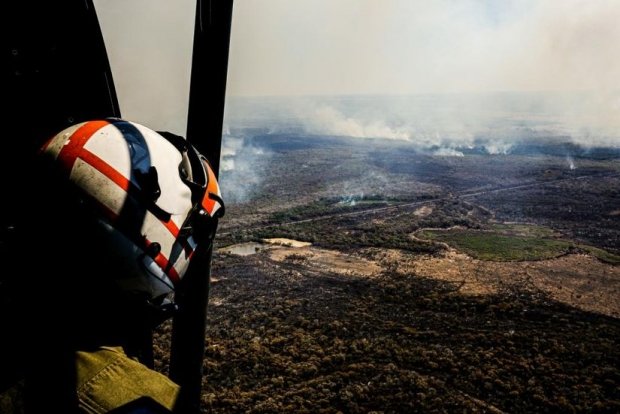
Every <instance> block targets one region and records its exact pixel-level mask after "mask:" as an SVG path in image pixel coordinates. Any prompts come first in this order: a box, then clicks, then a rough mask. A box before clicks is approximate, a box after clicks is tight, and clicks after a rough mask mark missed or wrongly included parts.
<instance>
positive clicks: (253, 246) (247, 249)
mask: <svg viewBox="0 0 620 414" xmlns="http://www.w3.org/2000/svg"><path fill="white" fill-rule="evenodd" d="M267 248H269V246H268V245H266V244H264V243H256V242H248V243H240V244H233V245H232V246H226V247H222V248H221V249H219V251H220V252H222V253H230V254H236V255H237V256H249V255H251V254H256V253H258V252H260V251H262V250H265V249H267Z"/></svg>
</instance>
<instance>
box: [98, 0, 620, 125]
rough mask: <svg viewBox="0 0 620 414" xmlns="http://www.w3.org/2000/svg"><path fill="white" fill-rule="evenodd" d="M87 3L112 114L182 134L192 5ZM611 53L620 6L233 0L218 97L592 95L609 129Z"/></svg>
mask: <svg viewBox="0 0 620 414" xmlns="http://www.w3.org/2000/svg"><path fill="white" fill-rule="evenodd" d="M95 5H96V7H97V13H98V15H99V18H100V21H101V25H102V30H103V33H104V37H105V39H106V45H107V48H108V54H109V57H110V61H111V64H112V69H113V74H114V81H115V84H116V87H117V91H118V95H119V100H120V104H121V111H122V113H123V116H124V117H126V118H128V119H133V120H136V121H138V122H143V123H145V124H147V125H150V126H152V127H153V128H160V129H167V130H170V131H173V132H177V133H181V134H183V133H184V130H185V121H186V117H187V97H188V90H189V75H190V66H189V64H190V60H191V46H192V34H193V26H194V7H195V2H194V0H130V1H128V0H95ZM619 45H620V0H432V1H431V0H235V3H234V12H233V27H232V35H231V49H230V60H229V77H228V94H229V96H239V95H240V96H256V95H266V96H273V95H339V94H415V93H436V92H438V93H443V92H485V91H540V90H554V91H558V90H559V91H575V90H594V91H596V92H597V93H602V95H601V96H603V98H604V99H601V100H600V102H603V104H602V105H598V104H597V105H598V106H596V107H595V111H594V112H595V113H599V112H601V110H602V111H603V112H605V113H607V112H609V111H610V110H611V109H613V111H612V112H613V113H612V115H611V116H612V118H614V119H616V122H617V118H618V117H617V115H618V110H620V109H619V108H620V98H618V96H619V95H618V90H619V89H620V86H619V85H620V46H619ZM609 96H611V98H609ZM610 102H611V103H610ZM599 107H600V108H602V109H599ZM610 108H611V109H610ZM614 108H615V109H614Z"/></svg>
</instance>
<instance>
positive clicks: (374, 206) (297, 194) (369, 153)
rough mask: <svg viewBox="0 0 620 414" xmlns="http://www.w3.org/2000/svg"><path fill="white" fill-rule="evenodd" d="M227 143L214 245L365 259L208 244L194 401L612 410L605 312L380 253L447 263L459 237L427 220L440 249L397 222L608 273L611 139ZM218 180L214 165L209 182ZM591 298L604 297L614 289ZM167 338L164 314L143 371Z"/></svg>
mask: <svg viewBox="0 0 620 414" xmlns="http://www.w3.org/2000/svg"><path fill="white" fill-rule="evenodd" d="M243 145H244V147H245V148H251V149H257V150H258V151H255V153H257V154H259V156H256V157H255V158H253V159H252V160H249V161H248V162H250V161H251V163H252V164H251V165H252V170H253V171H254V173H255V175H256V177H257V180H255V181H253V183H252V185H250V186H249V187H248V188H247V189H246V190H247V191H246V195H245V198H244V199H241V200H238V201H236V202H234V203H229V204H228V206H227V207H228V209H227V216H226V217H225V218H224V219H223V220H222V221H221V225H220V234H219V236H218V239H217V246H218V247H223V246H227V245H230V244H233V243H238V242H244V241H251V240H260V239H262V238H267V237H286V238H292V239H295V240H301V241H308V242H312V243H313V245H314V246H316V247H317V248H323V249H328V250H329V251H335V252H338V254H343V255H347V256H346V257H348V258H353V259H355V258H359V259H360V260H361V259H365V260H367V261H368V262H371V261H372V262H374V263H377V264H378V265H380V268H381V271H379V272H377V273H375V274H373V276H367V275H364V274H361V273H359V274H358V273H356V272H354V271H353V272H350V273H347V274H344V273H342V272H339V271H337V270H338V269H336V268H332V269H330V268H329V267H327V268H326V267H320V266H317V265H315V264H314V263H313V262H311V261H310V260H309V259H308V258H307V257H306V256H303V255H301V254H294V253H293V254H290V255H289V256H286V257H285V258H284V260H276V259H275V258H274V256H271V255H269V254H267V253H266V252H259V253H257V254H255V255H250V256H244V257H241V256H235V255H231V254H226V253H219V252H216V253H215V255H214V268H213V279H212V284H211V301H210V308H209V321H208V333H207V347H206V349H205V366H204V367H205V372H206V378H205V382H204V393H203V409H204V411H205V412H216V413H231V412H251V413H267V412H296V413H297V412H308V413H319V412H324V413H337V412H351V413H366V412H385V413H401V412H481V413H484V412H489V413H501V412H507V413H508V412H510V413H513V412H514V413H531V412H549V413H551V412H567V413H569V412H596V413H615V412H618V411H620V346H619V345H620V344H619V342H620V341H619V340H620V319H618V317H619V316H620V315H618V314H613V313H612V312H610V313H602V312H595V311H588V310H584V308H583V307H580V306H578V304H577V303H569V302H567V301H560V300H558V299H556V298H555V297H553V296H552V295H551V294H550V293H549V292H548V291H545V290H544V289H541V288H539V287H537V285H534V284H528V283H515V282H514V280H508V279H506V280H498V281H497V283H498V286H499V288H498V289H496V290H495V291H494V292H493V293H490V294H463V293H462V292H461V291H460V288H461V287H462V284H459V283H457V282H453V281H445V280H437V279H436V278H431V277H429V276H428V275H427V274H426V273H424V272H423V271H411V270H403V269H404V268H403V266H402V263H401V262H400V261H399V260H397V259H391V256H390V252H399V253H398V254H400V255H402V256H399V257H407V258H410V259H411V260H417V259H419V258H426V257H427V258H439V259H441V258H442V257H446V258H447V259H446V260H449V258H448V256H445V255H446V252H447V249H448V248H456V249H457V250H458V249H460V248H461V246H462V244H458V243H456V242H455V244H451V239H450V238H449V236H450V235H452V233H435V234H439V235H441V236H442V237H443V238H442V239H441V240H447V244H446V243H439V242H437V241H436V240H433V239H430V238H427V239H424V238H423V237H412V235H419V234H420V233H419V232H420V231H423V230H424V229H436V230H435V231H437V232H439V231H442V229H444V230H445V229H453V230H451V231H453V232H455V233H454V234H455V237H456V236H459V237H460V236H462V235H463V234H475V235H476V237H478V236H480V235H483V236H484V237H487V236H488V237H495V239H490V240H491V242H493V243H494V242H499V241H500V238H502V239H501V240H504V239H505V238H506V237H509V236H510V237H514V239H509V241H510V240H513V241H514V243H509V244H511V245H512V244H514V245H516V244H517V242H522V241H523V240H525V241H528V240H542V241H544V243H541V244H540V246H542V247H540V249H543V250H544V249H548V250H546V251H544V252H543V253H544V254H552V255H557V256H558V257H561V256H565V255H582V256H583V257H586V256H587V257H590V256H588V255H593V254H596V257H595V258H593V259H592V260H594V261H595V262H597V261H598V262H597V263H599V262H600V263H601V264H600V266H601V269H605V272H607V273H606V274H607V275H611V276H609V277H612V278H614V277H615V278H616V279H617V277H618V264H614V263H615V260H617V258H618V257H617V255H618V254H620V156H619V154H618V151H617V150H616V149H613V148H598V149H596V150H592V149H587V148H581V147H578V146H575V145H574V144H570V143H569V142H568V141H567V140H566V139H564V138H563V137H551V138H549V139H541V140H538V141H536V142H525V143H522V144H520V145H518V146H516V147H514V148H513V149H512V151H511V152H509V153H508V154H500V155H490V154H488V153H486V152H485V151H484V150H483V149H482V148H461V149H458V148H457V150H459V151H460V152H461V153H462V154H463V156H452V157H446V156H438V155H433V153H432V151H430V152H429V151H421V150H420V149H418V148H414V147H412V146H410V145H408V143H404V142H401V141H386V140H371V139H364V140H360V139H352V138H342V137H330V136H302V135H295V134H292V135H291V134H281V135H269V134H263V133H261V131H252V133H248V136H247V137H246V138H245V140H244V144H243ZM234 183H236V182H235V181H234V175H230V176H228V177H227V176H226V175H224V176H223V177H222V186H223V188H224V189H225V188H226V185H233V184H234ZM514 223H517V224H516V225H519V226H521V225H522V226H527V234H522V232H523V231H524V230H522V229H521V228H519V229H520V230H519V231H518V232H517V231H516V230H515V228H516V227H514V226H516V225H515V224H514ZM511 226H512V227H511ZM507 228H508V229H510V232H509V233H506V231H505V229H507ZM498 229H501V232H499V230H498ZM458 232H461V233H458ZM463 232H470V233H463ZM457 233H458V234H457ZM517 233H518V234H517ZM507 235H508V236H507ZM454 240H459V241H460V242H461V243H462V242H463V240H461V239H456V238H455V239H454ZM480 240H482V241H480V245H478V244H476V243H478V239H475V240H474V238H470V239H467V240H465V241H466V242H471V243H470V244H469V245H466V247H467V248H468V249H469V250H467V249H465V248H464V249H465V250H462V251H467V252H473V253H468V254H473V255H474V257H475V254H476V252H482V249H483V248H484V247H485V246H483V244H484V243H486V242H487V241H488V239H484V240H483V239H480ZM474 242H475V243H474ZM483 242H484V243H483ZM448 245H449V246H448ZM497 245H498V246H499V244H497ZM495 253H496V256H494V258H492V259H491V262H492V261H493V260H498V261H499V262H501V263H504V265H503V266H504V269H506V266H508V269H510V266H511V263H512V262H511V261H510V260H513V259H510V258H509V256H508V253H506V255H507V256H506V257H502V254H503V251H502V250H501V249H499V248H498V249H497V251H495ZM539 253H540V252H538V251H535V252H533V253H532V252H528V254H534V255H535V254H539ZM480 254H481V253H480ZM584 255H585V256H584ZM582 256H579V257H582ZM481 257H482V256H481ZM510 257H512V256H510ZM545 257H547V256H545ZM553 257H555V256H553ZM480 260H483V259H480ZM484 260H487V259H484ZM528 260H530V259H528ZM534 260H536V259H534ZM541 260H542V256H541ZM514 263H515V265H516V263H518V262H514ZM554 263H555V262H553V261H551V262H549V266H550V267H553V266H554ZM558 266H559V265H558ZM566 270H567V269H565V268H558V269H557V277H562V274H563V273H562V272H564V271H566ZM597 271H598V270H597ZM503 274H508V275H510V270H508V271H507V272H506V271H505V270H504V273H503ZM515 275H516V270H515ZM593 277H594V278H596V275H593ZM601 277H602V274H601ZM614 280H615V279H614ZM597 288H598V287H597ZM610 289H611V288H610ZM604 298H606V299H605V300H607V301H608V302H609V306H610V307H611V308H614V307H617V304H618V301H620V298H619V297H618V296H617V295H616V294H611V295H608V296H604ZM169 335H170V326H169V325H164V326H163V327H162V328H161V329H160V332H159V339H160V341H158V345H157V347H156V354H157V357H158V360H157V366H158V368H159V369H161V370H165V369H166V367H167V353H166V343H167V341H166V340H167V338H169Z"/></svg>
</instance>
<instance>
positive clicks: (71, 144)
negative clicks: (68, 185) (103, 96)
mask: <svg viewBox="0 0 620 414" xmlns="http://www.w3.org/2000/svg"><path fill="white" fill-rule="evenodd" d="M109 124H110V122H109V121H105V120H102V121H90V122H87V123H85V124H84V125H82V126H81V127H80V128H78V129H77V131H75V132H74V133H73V134H72V135H71V136H70V137H69V140H68V141H67V143H66V144H65V146H64V147H63V148H62V150H61V151H60V154H58V160H59V161H60V164H61V165H63V166H64V168H65V169H66V170H67V171H71V170H72V169H73V165H74V164H75V160H77V159H78V157H79V156H80V155H81V153H82V151H83V150H84V145H86V143H87V142H88V140H89V139H90V138H91V137H92V136H93V135H94V134H95V132H97V131H99V130H100V129H101V128H103V127H104V126H106V125H109Z"/></svg>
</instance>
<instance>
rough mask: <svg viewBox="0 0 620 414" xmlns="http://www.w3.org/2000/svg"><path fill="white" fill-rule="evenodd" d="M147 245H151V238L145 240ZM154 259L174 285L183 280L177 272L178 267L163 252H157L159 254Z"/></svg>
mask: <svg viewBox="0 0 620 414" xmlns="http://www.w3.org/2000/svg"><path fill="white" fill-rule="evenodd" d="M144 243H145V245H146V246H147V247H148V246H149V245H151V242H150V241H149V240H146V239H145V240H144ZM153 261H154V262H155V263H157V266H159V267H161V268H162V270H163V271H164V273H165V274H166V275H167V276H168V277H169V278H170V280H171V281H172V283H173V284H174V285H177V284H178V283H179V282H180V281H181V277H180V276H179V273H178V272H177V269H175V268H174V266H173V265H172V264H171V263H170V261H169V260H168V259H167V258H166V256H164V255H163V254H162V253H161V252H160V253H157V256H155V257H154V258H153Z"/></svg>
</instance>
